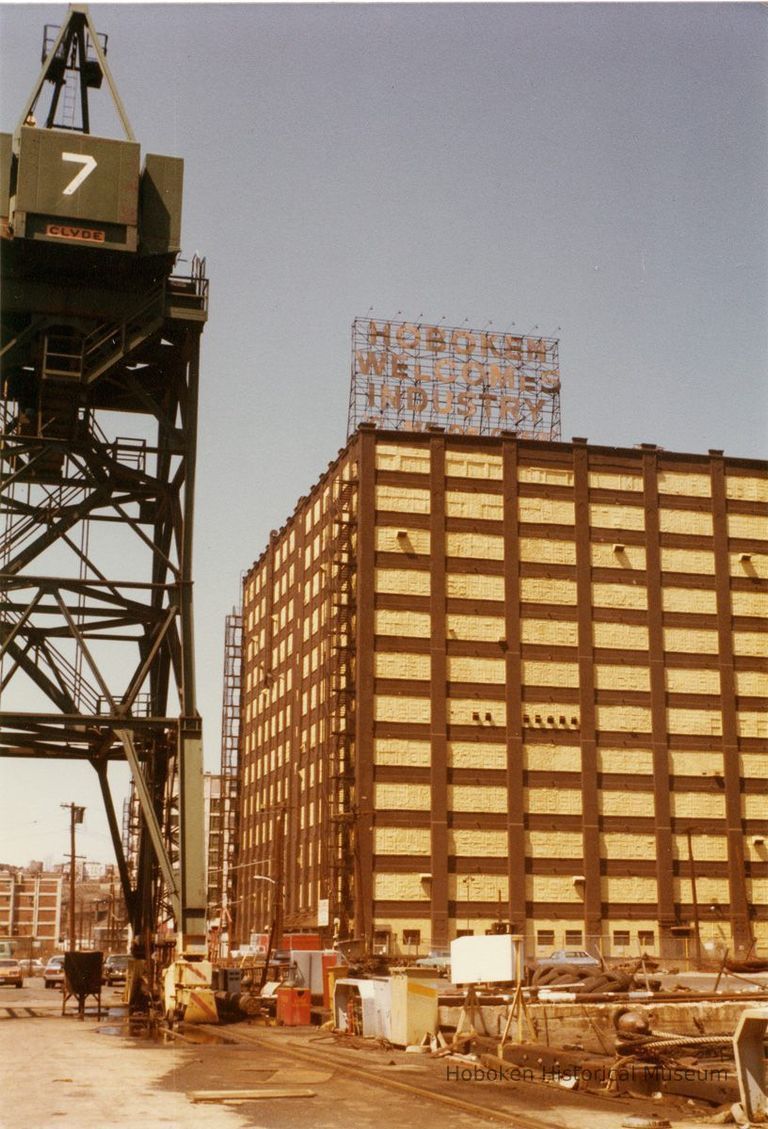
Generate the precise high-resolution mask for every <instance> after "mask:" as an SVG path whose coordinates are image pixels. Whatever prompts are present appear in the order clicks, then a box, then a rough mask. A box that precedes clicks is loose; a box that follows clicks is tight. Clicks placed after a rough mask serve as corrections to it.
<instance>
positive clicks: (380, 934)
mask: <svg viewBox="0 0 768 1129" xmlns="http://www.w3.org/2000/svg"><path fill="white" fill-rule="evenodd" d="M394 939H395V938H394V937H393V935H392V934H391V933H390V931H389V930H388V929H376V930H374V933H373V951H374V952H375V953H376V954H377V955H378V956H388V955H389V944H390V941H394Z"/></svg>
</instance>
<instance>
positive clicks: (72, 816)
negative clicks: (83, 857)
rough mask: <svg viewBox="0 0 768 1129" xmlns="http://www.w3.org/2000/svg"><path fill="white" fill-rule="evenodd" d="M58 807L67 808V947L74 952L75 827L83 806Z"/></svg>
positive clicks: (81, 814) (83, 811) (83, 809)
mask: <svg viewBox="0 0 768 1129" xmlns="http://www.w3.org/2000/svg"><path fill="white" fill-rule="evenodd" d="M59 807H61V808H69V949H70V952H74V951H75V949H76V948H77V937H76V933H75V866H76V864H77V855H76V854H75V827H76V825H77V824H78V823H82V822H83V816H84V815H85V808H83V807H78V805H77V804H59Z"/></svg>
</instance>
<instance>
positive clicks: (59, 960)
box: [43, 954, 64, 988]
mask: <svg viewBox="0 0 768 1129" xmlns="http://www.w3.org/2000/svg"><path fill="white" fill-rule="evenodd" d="M43 978H44V982H45V987H46V988H63V987H64V955H63V954H61V955H59V956H53V957H51V958H50V960H49V961H48V963H47V964H46V966H45V969H44V970H43Z"/></svg>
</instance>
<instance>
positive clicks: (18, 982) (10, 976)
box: [0, 957, 24, 988]
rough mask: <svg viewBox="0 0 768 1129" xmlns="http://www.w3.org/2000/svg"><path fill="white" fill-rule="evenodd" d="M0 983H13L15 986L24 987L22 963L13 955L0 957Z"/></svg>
mask: <svg viewBox="0 0 768 1129" xmlns="http://www.w3.org/2000/svg"><path fill="white" fill-rule="evenodd" d="M0 984H13V986H14V987H15V988H23V987H24V977H23V975H22V971H21V965H20V964H19V962H18V961H17V960H14V959H13V957H3V958H2V959H0Z"/></svg>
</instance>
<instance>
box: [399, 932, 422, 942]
mask: <svg viewBox="0 0 768 1129" xmlns="http://www.w3.org/2000/svg"><path fill="white" fill-rule="evenodd" d="M403 944H404V945H420V944H421V930H420V929H404V930H403Z"/></svg>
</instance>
